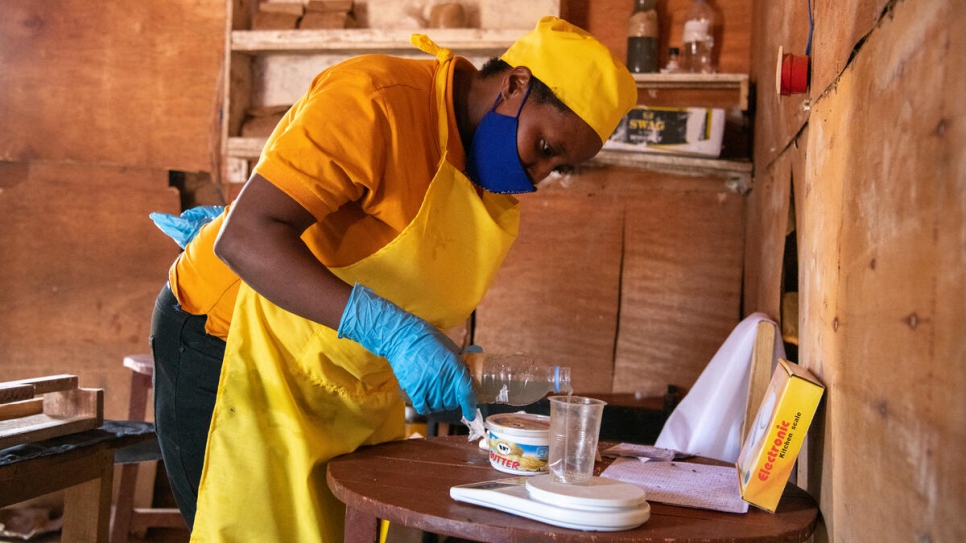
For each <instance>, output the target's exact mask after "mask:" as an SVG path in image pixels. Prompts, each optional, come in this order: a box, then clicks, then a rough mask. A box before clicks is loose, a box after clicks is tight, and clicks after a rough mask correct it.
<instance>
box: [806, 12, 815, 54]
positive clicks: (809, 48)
mask: <svg viewBox="0 0 966 543" xmlns="http://www.w3.org/2000/svg"><path fill="white" fill-rule="evenodd" d="M813 28H815V22H814V21H813V20H812V0H808V45H806V46H805V56H806V57H807V56H809V55H810V54H811V53H812V29H813Z"/></svg>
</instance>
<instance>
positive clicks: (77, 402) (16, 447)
mask: <svg viewBox="0 0 966 543" xmlns="http://www.w3.org/2000/svg"><path fill="white" fill-rule="evenodd" d="M103 404H104V392H103V390H100V389H81V388H78V387H77V377H76V376H73V375H55V376H50V377H42V378H38V379H27V380H22V381H11V382H5V383H0V507H6V506H8V505H13V504H16V503H20V502H22V501H26V500H29V499H32V498H36V497H38V496H42V495H44V494H48V493H51V492H55V491H58V490H64V491H65V494H64V523H63V529H62V533H61V541H62V542H63V543H72V542H79V543H90V542H98V543H107V541H108V529H109V526H110V518H111V493H112V483H113V477H114V453H115V451H116V450H117V449H120V448H122V447H126V446H129V445H135V444H138V443H140V442H143V441H146V440H150V439H155V437H154V425H153V424H150V423H145V422H131V421H122V422H116V421H107V422H105V421H104V420H103Z"/></svg>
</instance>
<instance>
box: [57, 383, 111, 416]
mask: <svg viewBox="0 0 966 543" xmlns="http://www.w3.org/2000/svg"><path fill="white" fill-rule="evenodd" d="M103 405H104V391H103V390H101V389H93V388H75V389H72V390H62V391H58V392H51V393H50V394H46V395H45V396H44V413H45V414H47V415H49V416H51V417H55V418H56V417H63V418H72V417H78V416H83V417H99V418H103V407H102V406H103Z"/></svg>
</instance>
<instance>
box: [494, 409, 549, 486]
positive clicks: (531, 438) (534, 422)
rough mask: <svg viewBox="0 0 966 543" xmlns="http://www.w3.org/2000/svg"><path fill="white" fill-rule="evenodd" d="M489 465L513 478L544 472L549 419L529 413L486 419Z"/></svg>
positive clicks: (547, 448) (508, 414) (499, 415)
mask: <svg viewBox="0 0 966 543" xmlns="http://www.w3.org/2000/svg"><path fill="white" fill-rule="evenodd" d="M486 430H487V441H489V444H490V465H491V466H493V467H494V468H495V469H497V470H499V471H502V472H504V473H510V474H513V475H537V474H539V473H546V472H547V456H548V453H549V451H550V417H548V416H546V415H532V414H529V413H500V414H497V415H490V416H489V417H487V419H486Z"/></svg>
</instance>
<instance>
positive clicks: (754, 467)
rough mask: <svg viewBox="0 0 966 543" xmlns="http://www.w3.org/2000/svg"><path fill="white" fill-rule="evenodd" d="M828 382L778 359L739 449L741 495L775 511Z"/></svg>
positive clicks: (796, 365) (761, 506)
mask: <svg viewBox="0 0 966 543" xmlns="http://www.w3.org/2000/svg"><path fill="white" fill-rule="evenodd" d="M824 392H825V387H824V386H823V385H822V383H820V382H819V380H818V379H817V378H816V377H815V375H813V374H812V372H810V371H808V370H807V369H805V368H803V367H801V366H799V365H798V364H795V363H794V362H789V361H787V360H779V361H778V366H777V367H776V368H775V373H774V374H772V378H771V382H770V383H769V385H768V390H767V391H766V392H765V398H764V400H762V403H761V408H760V409H759V410H758V416H756V417H755V421H754V424H753V425H752V427H751V429H750V430H749V432H748V437H747V438H746V439H745V443H744V445H743V446H742V447H741V453H740V454H739V455H738V466H737V467H738V479H739V486H740V488H741V498H742V499H743V500H745V501H746V502H748V503H750V504H751V505H754V506H756V507H760V508H762V509H764V510H766V511H771V512H772V513H774V512H775V508H776V507H778V500H779V499H781V496H782V492H783V491H784V490H785V484H786V483H788V477H789V475H791V472H792V467H793V466H794V465H795V460H796V458H798V452H799V451H800V450H801V448H802V443H803V442H804V440H805V433H806V432H807V431H808V427H809V426H810V425H811V424H812V418H813V417H814V416H815V410H816V409H817V408H818V402H819V401H820V400H821V399H822V394H823V393H824Z"/></svg>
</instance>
